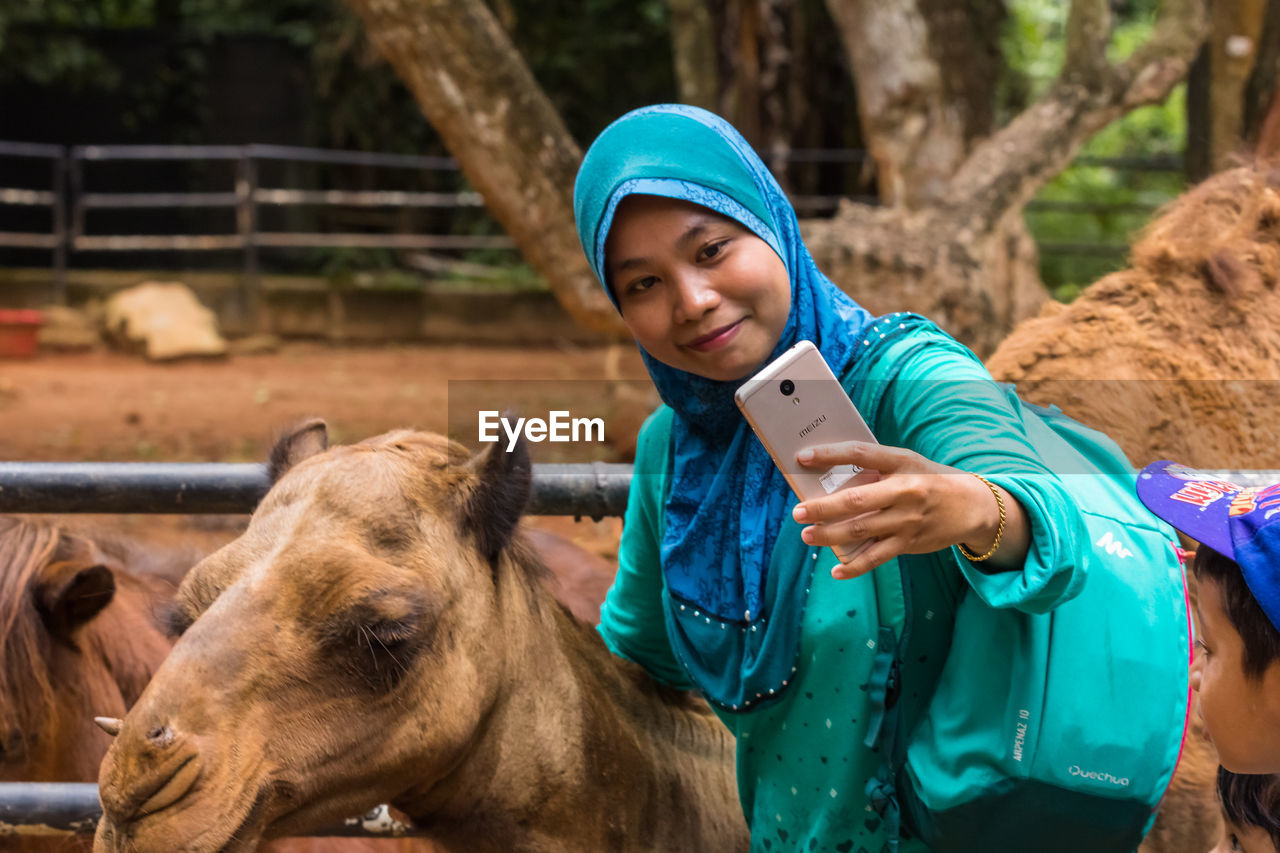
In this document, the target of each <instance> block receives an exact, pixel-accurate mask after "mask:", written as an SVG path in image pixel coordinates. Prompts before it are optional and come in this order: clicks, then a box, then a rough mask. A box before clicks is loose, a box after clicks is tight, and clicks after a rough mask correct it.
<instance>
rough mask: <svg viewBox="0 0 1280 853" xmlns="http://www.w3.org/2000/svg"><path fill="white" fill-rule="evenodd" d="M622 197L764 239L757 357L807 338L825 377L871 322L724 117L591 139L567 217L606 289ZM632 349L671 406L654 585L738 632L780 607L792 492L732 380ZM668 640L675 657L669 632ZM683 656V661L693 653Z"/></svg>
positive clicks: (679, 120) (670, 119)
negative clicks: (765, 307)
mask: <svg viewBox="0 0 1280 853" xmlns="http://www.w3.org/2000/svg"><path fill="white" fill-rule="evenodd" d="M632 194H645V195H656V196H666V197H668V198H675V199H681V200H684V201H690V202H694V203H696V204H699V205H702V206H703V207H707V208H709V209H711V210H713V211H715V212H717V213H719V214H721V215H724V216H727V217H729V218H730V219H734V220H736V221H737V222H739V223H741V224H742V225H743V226H745V227H746V228H748V229H750V230H751V231H752V232H754V233H755V234H756V235H757V236H758V237H760V239H762V240H764V241H765V242H766V243H768V244H769V246H771V247H772V248H773V250H774V251H775V252H777V254H778V256H779V257H780V258H781V259H782V261H783V263H784V264H785V266H786V268H787V272H788V274H789V276H790V279H791V313H790V316H789V317H788V319H787V323H786V326H785V328H784V329H783V331H782V336H781V337H780V338H779V340H778V342H777V345H776V346H775V347H774V349H773V352H772V353H771V354H770V356H769V360H772V359H773V358H775V357H776V356H778V355H779V354H781V353H782V352H783V351H785V350H786V349H788V348H789V347H791V346H792V345H793V344H795V343H796V342H797V341H801V340H810V341H813V343H814V344H816V345H817V347H818V349H819V350H821V352H822V354H823V356H824V357H825V358H826V360H827V363H828V364H830V365H831V368H832V370H833V371H834V372H835V373H836V375H837V376H839V375H841V374H842V373H844V372H845V370H846V368H847V367H848V366H849V364H850V363H851V362H852V360H853V358H854V356H855V349H854V343H855V342H856V341H858V340H860V337H859V335H860V333H861V331H862V330H863V328H864V327H865V326H867V325H868V324H869V322H870V320H871V316H870V315H869V314H868V313H867V312H866V311H865V310H863V309H862V308H861V307H860V306H859V305H858V304H857V303H855V302H854V301H853V300H852V299H850V298H849V297H848V296H847V295H846V294H845V293H844V292H843V291H841V290H840V289H839V288H837V287H836V286H835V285H834V284H832V283H831V281H830V280H829V279H827V277H826V276H825V275H823V274H822V272H821V271H820V270H819V269H818V267H817V265H816V264H815V263H814V261H813V258H812V257H810V255H809V251H808V249H806V248H805V245H804V243H803V242H802V241H801V239H800V230H799V227H798V224H797V222H796V214H795V211H794V210H793V209H792V207H791V203H790V202H789V201H788V200H787V198H786V196H785V195H784V194H783V192H782V189H781V187H779V186H778V183H777V181H776V180H775V179H774V177H773V175H772V174H770V172H769V171H768V169H766V168H765V165H764V163H762V162H761V161H760V158H759V157H758V156H757V155H756V153H755V152H754V151H753V150H752V149H751V146H750V145H748V144H747V141H746V140H745V139H743V138H742V136H741V134H739V133H738V132H737V131H736V130H735V129H734V128H733V127H732V126H731V125H729V124H728V122H726V121H724V120H723V119H721V118H719V117H718V116H716V115H713V114H712V113H709V112H707V111H705V110H702V109H698V108H696V107H689V106H682V105H676V104H661V105H657V106H651V107H645V108H642V109H638V110H635V111H633V112H630V113H627V114H626V115H624V116H623V117H622V118H620V119H618V120H617V121H615V122H614V123H613V124H611V125H609V127H607V128H605V130H604V131H603V132H602V133H601V134H600V136H599V137H598V138H597V139H596V141H595V142H594V143H592V145H591V148H590V149H589V150H588V151H587V154H586V158H585V160H584V161H583V164H582V168H581V170H580V171H579V172H578V178H577V182H576V185H575V187H574V215H575V218H576V220H577V226H578V236H579V238H580V239H581V241H582V247H583V250H584V251H585V252H586V255H587V258H588V259H589V260H590V262H591V266H592V268H593V269H594V270H595V273H596V276H597V277H598V278H599V279H600V281H601V282H602V283H604V284H605V289H606V291H608V290H609V288H608V284H607V279H606V276H605V241H606V239H607V237H608V235H609V228H610V226H611V225H612V223H613V216H614V212H615V211H616V210H617V207H618V204H619V202H621V201H622V199H624V198H625V197H627V196H628V195H632ZM609 296H610V299H613V300H614V304H615V306H616V305H617V300H616V299H615V298H614V296H613V294H612V293H610V294H609ZM641 356H642V357H643V358H644V362H645V365H646V367H647V368H648V370H649V375H650V376H651V377H652V378H653V382H654V385H655V386H657V389H658V393H659V394H660V395H661V397H662V400H663V402H665V403H666V404H667V405H668V406H670V407H671V408H672V409H673V410H675V414H676V417H675V418H674V419H673V425H672V431H671V433H672V442H673V445H672V450H673V454H672V458H673V464H672V470H671V492H670V496H669V498H668V502H667V506H666V523H665V532H664V536H663V541H662V548H661V553H662V568H663V573H664V575H665V577H666V582H667V589H668V592H669V594H670V595H671V596H672V597H673V599H675V600H676V601H677V602H678V603H679V604H683V605H685V606H687V607H688V608H690V609H693V610H695V611H696V612H697V613H698V619H699V621H701V620H702V619H704V618H705V619H707V620H710V619H713V618H714V619H715V620H716V621H717V622H722V623H730V624H732V625H735V626H738V627H742V626H747V625H750V624H752V623H755V622H756V621H757V620H759V619H762V618H767V617H768V615H769V614H768V611H769V610H770V609H774V608H776V607H781V606H782V602H769V601H765V600H764V597H765V589H766V574H767V571H768V565H769V561H770V557H771V555H772V553H773V546H774V543H775V542H776V540H777V537H778V532H779V529H780V528H781V526H782V523H783V521H784V519H786V518H787V517H789V512H788V507H789V506H790V504H791V503H792V502H793V501H794V497H793V496H792V494H791V490H790V487H789V486H788V485H787V483H786V480H785V479H784V478H783V476H782V473H781V472H780V471H779V470H778V469H777V467H776V466H775V465H774V464H773V461H772V460H771V459H770V458H769V455H768V453H766V452H765V450H764V448H763V446H762V445H761V444H760V442H759V441H758V440H757V439H756V438H755V436H754V434H753V433H752V432H751V430H750V428H749V427H748V426H747V425H746V422H745V421H744V420H743V419H742V416H741V414H740V413H739V412H738V409H737V406H736V405H735V404H734V401H733V394H734V391H736V390H737V388H738V386H739V385H741V384H742V382H743V381H745V380H744V379H740V380H735V381H732V382H724V381H718V380H712V379H708V378H706V377H703V376H699V375H696V374H693V373H688V372H685V371H683V370H678V369H676V368H673V367H669V366H668V365H666V364H663V363H662V362H660V361H658V360H657V359H655V358H653V357H652V356H651V355H649V353H647V352H645V351H644V350H643V349H642V350H641ZM762 366H763V365H762ZM805 586H807V584H805ZM792 603H793V604H794V602H792ZM799 604H800V605H801V606H802V605H803V599H801V601H800V602H799ZM708 624H711V623H710V621H708ZM752 630H754V629H752ZM672 639H673V644H674V645H675V646H676V649H677V652H678V653H679V652H680V651H681V649H680V646H681V643H680V638H679V637H672ZM685 651H686V652H687V654H682V655H681V656H682V658H684V659H685V661H686V664H688V663H689V658H690V656H691V655H693V656H695V657H696V655H694V651H695V650H693V649H691V648H690V649H686V650H685ZM703 651H704V652H705V649H704V650H703ZM706 663H707V665H708V666H711V667H713V668H715V667H724V666H728V667H731V668H732V667H733V666H734V662H732V661H706ZM695 668H697V667H695ZM693 674H694V675H695V677H696V676H697V674H698V673H697V672H694V673H693ZM701 680H702V679H699V681H701ZM704 686H705V685H704ZM731 692H733V693H736V692H737V691H736V690H733V691H731ZM722 704H726V705H727V704H731V703H730V702H728V701H724V702H722Z"/></svg>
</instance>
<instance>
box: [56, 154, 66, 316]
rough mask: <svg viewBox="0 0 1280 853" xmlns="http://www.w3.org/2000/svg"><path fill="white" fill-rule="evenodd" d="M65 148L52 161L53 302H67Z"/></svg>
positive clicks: (64, 303)
mask: <svg viewBox="0 0 1280 853" xmlns="http://www.w3.org/2000/svg"><path fill="white" fill-rule="evenodd" d="M67 165H68V160H67V149H66V148H63V149H62V151H61V153H59V154H58V156H57V158H56V159H55V160H54V161H53V241H54V242H53V302H54V304H55V305H66V304H67V243H68V242H69V238H68V235H67Z"/></svg>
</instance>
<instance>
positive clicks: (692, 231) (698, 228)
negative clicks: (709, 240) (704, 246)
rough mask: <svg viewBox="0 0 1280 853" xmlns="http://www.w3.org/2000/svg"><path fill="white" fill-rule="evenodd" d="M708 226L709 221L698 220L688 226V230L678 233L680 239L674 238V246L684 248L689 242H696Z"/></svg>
mask: <svg viewBox="0 0 1280 853" xmlns="http://www.w3.org/2000/svg"><path fill="white" fill-rule="evenodd" d="M709 226H710V223H709V222H699V223H698V224H697V225H694V226H692V227H690V228H689V230H688V231H686V232H684V233H683V234H681V235H680V239H678V240H676V248H677V249H684V248H686V247H688V245H689V244H690V243H696V242H697V241H698V240H700V239H702V235H703V234H705V233H706V232H707V228H708V227H709Z"/></svg>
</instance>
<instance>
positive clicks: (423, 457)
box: [95, 423, 748, 853]
mask: <svg viewBox="0 0 1280 853" xmlns="http://www.w3.org/2000/svg"><path fill="white" fill-rule="evenodd" d="M325 444H326V440H325V431H324V425H323V424H322V423H313V424H309V425H306V426H304V427H303V428H301V429H299V430H298V431H297V432H296V433H294V434H293V435H292V436H289V437H287V438H285V439H284V440H283V441H282V442H281V443H280V444H279V445H278V446H277V448H276V452H275V453H274V454H273V458H274V459H276V460H277V463H278V464H276V465H274V466H273V468H274V469H275V470H276V471H278V472H280V473H281V476H280V477H279V479H278V481H276V482H275V484H274V485H273V487H272V489H271V491H270V492H269V493H268V494H267V496H266V497H265V498H264V499H263V501H262V503H261V504H260V505H259V507H258V509H257V511H256V512H255V513H254V515H253V518H252V520H251V521H250V523H249V528H248V530H247V531H246V532H245V533H244V535H242V536H241V537H240V538H239V539H237V540H236V541H235V542H233V543H231V544H230V545H228V546H226V547H225V548H223V549H222V550H220V551H218V552H217V553H215V554H213V555H212V556H210V557H208V558H207V559H205V560H204V561H203V562H201V563H200V564H199V565H198V566H196V568H195V569H193V570H192V571H191V573H190V574H189V575H188V576H187V578H186V580H184V582H183V584H182V587H181V589H180V591H179V594H178V598H177V602H176V603H177V606H178V612H179V614H180V621H181V622H182V623H184V624H186V625H188V626H189V627H187V629H186V631H185V633H184V634H183V636H182V637H181V639H179V641H178V643H177V645H176V646H175V647H174V650H173V652H172V654H171V655H170V657H169V659H168V660H167V661H166V662H165V664H164V665H163V666H162V667H161V669H160V671H159V672H158V673H157V674H156V676H155V678H154V679H153V680H152V682H151V684H150V685H149V686H148V688H147V690H146V692H145V693H144V694H143V697H142V699H141V700H140V701H139V702H138V704H137V705H136V706H135V707H134V708H133V710H132V711H130V713H129V715H128V716H127V717H126V718H125V720H124V724H123V727H122V729H121V731H120V734H119V736H118V738H117V740H116V742H115V743H114V744H113V745H112V747H111V750H110V751H109V752H108V754H107V758H106V760H105V761H104V763H103V767H102V773H101V777H100V785H101V795H102V801H103V806H104V817H103V821H102V823H101V824H100V825H99V827H98V836H97V846H96V848H95V849H98V850H101V851H126V850H127V851H132V852H133V853H146V852H147V851H156V852H157V853H159V851H165V853H167V851H172V850H184V851H189V853H203V851H225V852H226V853H231V851H242V850H246V849H251V848H252V847H253V845H254V844H256V843H257V841H258V839H259V838H261V837H264V836H266V837H273V836H280V835H285V834H289V833H296V832H302V831H306V830H308V829H310V828H312V827H315V826H317V825H321V824H324V823H326V822H329V821H333V820H335V819H338V818H341V817H342V816H343V815H348V814H352V813H357V812H360V811H361V810H363V809H366V808H368V807H370V806H372V805H374V804H376V803H380V802H389V803H391V804H392V805H394V806H395V807H397V808H399V809H401V810H402V811H403V812H405V813H406V814H407V815H409V816H410V817H411V818H412V819H413V820H414V822H415V823H417V824H418V825H419V826H421V827H424V828H426V829H429V830H430V831H431V832H432V833H433V837H435V838H437V839H438V840H440V841H441V842H443V843H444V844H445V846H446V847H447V848H448V849H451V850H459V851H468V853H508V851H535V853H536V852H537V851H546V853H553V852H554V853H574V851H581V853H599V851H653V850H691V851H692V850H696V851H701V853H728V851H740V850H745V849H746V848H747V846H748V835H747V829H746V825H745V822H744V820H743V817H742V812H741V809H740V807H739V805H738V799H737V789H736V783H735V778H734V753H733V739H732V737H731V736H730V735H729V733H728V732H727V731H726V730H725V728H724V727H723V726H722V725H721V724H720V723H719V721H718V720H717V719H716V718H715V716H714V715H713V714H712V713H711V712H710V710H709V709H708V708H707V706H706V705H705V703H703V702H701V701H700V700H695V699H694V698H692V697H691V696H689V695H688V694H684V693H680V692H678V691H675V690H671V689H669V688H665V687H663V686H662V685H659V684H657V683H655V682H654V681H652V680H651V679H650V678H649V677H648V676H647V675H646V674H645V673H644V672H643V671H642V670H641V669H640V668H639V667H637V666H635V665H633V664H630V663H628V662H626V661H623V660H622V659H620V658H618V657H616V656H614V655H612V654H611V653H610V652H609V650H608V649H606V648H605V646H604V644H603V643H602V641H601V640H600V638H599V636H598V635H597V634H596V633H595V631H594V630H592V629H591V627H590V626H589V625H587V624H585V623H583V622H581V621H579V620H577V619H575V618H574V617H573V616H572V614H571V613H569V611H568V610H567V609H566V608H565V607H563V606H562V605H560V604H559V603H557V602H556V601H555V600H554V599H553V598H552V596H551V595H550V593H549V592H548V590H547V589H546V587H545V586H544V584H543V583H542V581H541V575H542V574H543V573H544V571H545V570H544V568H543V567H542V565H541V564H540V562H539V560H538V559H537V557H536V556H535V554H534V552H533V551H532V550H531V548H530V547H529V545H528V544H527V543H526V541H525V537H524V534H523V533H522V532H520V531H518V529H517V523H518V520H519V516H520V512H521V510H522V508H523V506H524V503H525V499H526V497H527V495H528V492H529V488H530V466H529V462H528V457H527V455H526V454H525V452H524V448H523V447H520V448H519V449H518V450H517V451H516V452H512V453H507V452H505V451H503V450H502V449H501V448H497V447H496V446H491V447H490V449H489V450H488V451H486V452H485V453H482V454H480V455H479V456H477V457H475V458H469V457H468V456H467V454H466V452H465V451H464V450H463V449H462V448H461V447H459V446H458V445H457V444H454V443H452V442H450V441H449V440H448V439H446V438H443V437H441V436H435V435H428V434H422V433H411V432H394V433H389V434H387V435H384V436H381V437H378V438H374V439H370V440H368V441H365V442H362V443H361V444H358V445H354V446H349V447H337V448H334V449H332V450H328V451H327V452H322V451H323V449H324V447H325Z"/></svg>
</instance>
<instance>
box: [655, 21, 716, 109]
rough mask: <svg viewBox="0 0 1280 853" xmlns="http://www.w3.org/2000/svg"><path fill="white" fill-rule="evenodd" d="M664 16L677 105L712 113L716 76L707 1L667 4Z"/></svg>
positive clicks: (712, 29) (713, 34) (714, 34)
mask: <svg viewBox="0 0 1280 853" xmlns="http://www.w3.org/2000/svg"><path fill="white" fill-rule="evenodd" d="M667 12H668V13H669V14H670V15H671V54H672V58H673V59H674V60H675V71H676V90H677V94H678V96H679V98H680V102H681V103H682V104H693V105H694V106H697V107H702V108H703V109H706V110H715V108H716V101H717V93H718V92H719V91H720V75H719V74H718V73H717V72H716V66H717V60H716V33H715V28H714V27H713V26H712V23H711V9H710V8H709V7H708V6H707V0H667Z"/></svg>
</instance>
